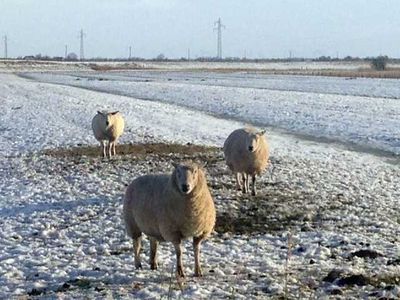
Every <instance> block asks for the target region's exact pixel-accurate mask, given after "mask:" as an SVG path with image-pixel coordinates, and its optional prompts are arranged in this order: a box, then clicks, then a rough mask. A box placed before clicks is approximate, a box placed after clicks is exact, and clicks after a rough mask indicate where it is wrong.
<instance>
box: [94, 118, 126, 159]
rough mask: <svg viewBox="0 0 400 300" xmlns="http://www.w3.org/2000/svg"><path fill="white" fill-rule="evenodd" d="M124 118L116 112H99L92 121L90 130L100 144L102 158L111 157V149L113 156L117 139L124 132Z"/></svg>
mask: <svg viewBox="0 0 400 300" xmlns="http://www.w3.org/2000/svg"><path fill="white" fill-rule="evenodd" d="M124 126H125V122H124V118H123V117H122V115H121V113H119V112H118V111H115V112H110V113H106V112H101V111H98V112H97V114H96V115H95V116H94V117H93V120H92V129H93V133H94V136H95V138H96V139H97V140H98V141H99V142H100V145H101V147H102V150H103V157H107V147H108V154H109V157H111V149H112V150H113V151H112V152H113V155H115V154H116V153H115V145H116V143H117V141H118V138H119V137H120V136H121V135H122V133H123V132H124Z"/></svg>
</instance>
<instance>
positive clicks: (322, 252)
mask: <svg viewBox="0 0 400 300" xmlns="http://www.w3.org/2000/svg"><path fill="white" fill-rule="evenodd" d="M63 80H64V77H63ZM82 80H83V79H82ZM82 80H81V81H82ZM102 82H103V83H104V82H105V81H104V80H103V81H102ZM118 83H119V82H118ZM158 84H159V83H157V82H156V84H154V85H149V86H148V87H149V89H153V88H154V89H156V92H157V93H159V94H158V95H160V94H161V95H165V96H166V98H168V97H167V96H168V95H174V96H176V95H179V94H178V93H177V92H174V93H171V92H170V90H171V87H170V86H167V87H166V88H165V92H164V93H162V92H160V90H157V85H158ZM169 84H170V85H171V86H172V85H173V84H175V85H176V86H177V87H176V89H174V91H177V90H178V91H179V90H180V89H184V88H185V85H183V84H182V85H181V84H180V83H169ZM159 85H160V86H162V85H161V84H159ZM190 87H191V88H193V94H190V93H189V89H186V90H185V93H186V96H188V95H189V96H193V95H194V96H193V97H194V98H195V97H197V98H195V99H197V100H199V101H200V100H201V99H202V97H203V98H204V99H208V97H209V94H208V93H209V91H208V87H207V86H205V87H204V86H203V88H204V89H205V91H204V93H203V94H201V93H199V92H198V89H200V87H199V86H198V85H190ZM96 88H98V87H96ZM107 89H108V92H112V91H111V90H109V88H108V86H107ZM143 89H144V87H143ZM225 91H226V90H225ZM117 92H119V90H117ZM185 93H183V94H185ZM187 93H189V94H187ZM234 94H235V93H233V92H232V94H230V96H234ZM196 95H197V96H196ZM200 95H202V97H200ZM171 97H172V96H171ZM191 103H192V102H191ZM193 103H197V102H196V101H193ZM204 103H205V102H204ZM237 103H239V100H237ZM256 103H257V104H255V105H253V106H254V109H256V108H257V106H258V105H262V103H261V102H260V103H259V102H256ZM177 105H181V103H175V104H168V103H162V102H157V101H146V100H139V99H136V98H134V97H126V96H120V95H112V94H109V93H108V94H105V93H99V92H96V91H90V90H85V89H80V88H74V87H69V86H60V85H54V84H47V83H40V82H35V81H29V80H26V79H23V78H20V77H17V76H15V75H11V74H0V107H1V109H2V114H1V115H0V132H1V135H0V146H1V148H0V149H1V150H0V170H1V174H2V175H1V176H2V180H1V182H0V224H1V231H0V298H10V297H12V296H22V297H24V296H27V295H31V296H33V295H38V296H39V297H57V296H59V297H66V298H73V297H75V298H76V297H83V296H87V297H99V298H104V297H107V296H113V297H116V298H127V299H129V298H137V297H140V298H146V299H147V298H157V299H159V298H167V297H168V295H171V296H172V297H173V298H177V297H184V298H188V299H200V298H215V299H220V298H238V299H264V298H269V297H282V296H285V295H286V296H288V297H290V298H310V297H315V298H323V297H328V296H331V295H335V297H338V298H342V299H349V298H352V297H353V298H360V297H364V298H365V297H371V298H379V297H387V298H396V297H400V279H399V274H400V239H399V236H400V229H399V224H400V215H399V211H398V207H399V204H400V203H399V202H400V200H399V199H400V191H399V189H398V187H399V186H400V176H399V175H400V170H399V165H398V161H396V160H395V159H388V158H387V157H381V156H376V155H371V154H366V153H361V152H356V151H350V150H348V149H347V148H346V146H344V145H339V144H333V143H330V144H326V143H319V142H317V141H309V140H302V139H299V138H297V137H296V136H291V135H287V134H282V133H279V132H277V131H275V130H274V129H273V128H269V129H268V131H269V134H268V139H269V141H270V144H271V167H270V169H269V170H268V172H266V173H265V174H264V175H263V176H262V178H261V179H260V181H259V195H258V196H257V197H255V198H249V197H247V196H243V195H241V194H240V193H236V192H235V191H233V190H232V187H233V183H234V182H233V178H232V176H231V175H230V174H229V172H228V171H227V170H226V167H225V166H224V163H223V157H222V155H221V151H220V150H219V149H218V148H204V149H203V150H201V151H200V152H199V153H193V152H190V151H189V150H188V149H191V148H192V147H191V146H190V145H189V146H186V147H183V146H182V149H180V150H179V149H178V151H172V152H174V153H172V154H171V153H170V152H171V151H169V150H168V144H169V143H171V142H177V143H181V144H185V143H193V144H202V145H208V146H221V145H222V143H223V140H224V139H225V137H226V136H227V134H228V133H229V132H230V131H231V130H233V129H235V128H237V127H239V126H242V125H243V124H242V123H240V122H237V121H231V120H226V119H223V118H216V117H212V116H210V115H207V114H204V113H201V112H199V111H194V110H190V109H188V108H185V107H182V106H177ZM191 105H192V104H191ZM389 106H390V105H389ZM250 108H252V107H250ZM100 109H113V110H114V109H119V110H121V111H123V114H124V116H125V118H126V121H127V124H126V127H127V131H126V133H125V134H124V136H123V138H122V141H121V142H124V143H129V142H134V143H137V142H144V143H146V142H164V143H165V144H161V145H165V146H161V147H160V148H159V149H158V150H154V149H153V150H151V151H150V150H149V149H150V148H147V147H148V146H143V147H144V148H145V149H148V150H147V151H144V152H141V154H139V153H136V152H135V151H132V152H133V153H131V154H126V155H120V156H118V157H117V158H116V159H113V160H111V161H108V160H102V159H100V158H97V157H93V156H91V155H89V153H91V152H89V151H85V149H88V146H90V145H96V142H95V140H94V138H93V137H92V133H91V130H90V120H91V118H92V116H93V114H94V113H95V111H96V110H100ZM259 109H260V107H259ZM382 109H383V110H385V109H386V108H382ZM211 111H212V110H211ZM321 111H323V109H322V108H321ZM234 113H236V115H234ZM230 114H231V115H229V117H235V118H236V119H242V118H243V116H246V109H244V108H241V109H237V110H232V111H231V112H230ZM354 114H355V113H354ZM370 119H372V118H370ZM382 122H383V123H384V124H383V125H382V128H384V127H385V125H386V127H387V128H386V129H387V130H389V131H390V130H392V128H390V126H391V123H390V122H387V123H386V121H385V120H383V121H382ZM341 128H342V130H345V131H346V130H347V127H345V126H342V127H341ZM349 130H350V129H349ZM69 146H78V148H77V149H78V150H75V152H74V151H69V150H68V147H69ZM132 147H133V146H132ZM163 147H166V148H167V150H163V149H164V148H163ZM128 148H129V146H128ZM45 149H47V150H45ZM48 149H55V150H53V151H51V152H49V150H48ZM79 149H82V151H81V152H79V151H80V150H79ZM185 149H186V150H185ZM185 151H186V152H185ZM188 158H189V159H190V158H193V159H198V160H200V161H207V162H208V165H207V173H208V179H209V182H210V187H211V189H212V193H213V195H214V197H215V200H216V204H217V209H218V226H217V228H216V233H215V234H214V235H213V237H212V238H211V239H210V240H209V241H208V242H206V243H205V244H204V247H203V252H202V261H203V265H204V267H205V271H206V276H205V277H204V278H201V279H195V278H193V277H192V276H191V275H189V278H188V279H187V281H186V282H185V283H183V285H182V286H181V287H179V285H177V284H176V282H175V280H174V279H173V278H172V283H171V276H170V274H171V270H172V267H173V264H174V255H173V252H172V247H171V245H169V244H164V245H163V246H162V248H161V253H160V254H161V255H160V259H161V262H162V264H161V268H160V270H159V271H157V272H152V271H150V270H149V268H148V265H147V264H145V266H144V270H140V271H136V270H134V268H133V256H132V247H131V243H130V241H129V240H128V238H127V237H126V236H125V234H124V230H123V226H122V223H121V216H120V214H121V201H122V195H123V193H124V190H125V186H126V184H128V183H129V182H130V181H131V180H132V179H133V178H134V177H136V176H138V175H140V174H145V173H148V172H168V171H170V170H171V162H172V161H174V160H180V159H188ZM288 237H289V238H288ZM185 246H186V252H185V253H186V256H185V258H184V262H185V267H186V268H187V273H188V274H192V272H193V257H192V253H191V250H190V245H189V243H187V244H186V245H185ZM148 248H149V247H148V243H147V241H146V242H145V245H144V253H143V255H144V256H146V258H148ZM359 250H368V251H364V252H356V251H359ZM359 256H362V257H359ZM368 256H369V257H368ZM286 261H287V263H286ZM332 270H338V272H336V274H334V273H331V274H330V276H327V275H328V273H330V272H331V271H332ZM286 286H287V288H286Z"/></svg>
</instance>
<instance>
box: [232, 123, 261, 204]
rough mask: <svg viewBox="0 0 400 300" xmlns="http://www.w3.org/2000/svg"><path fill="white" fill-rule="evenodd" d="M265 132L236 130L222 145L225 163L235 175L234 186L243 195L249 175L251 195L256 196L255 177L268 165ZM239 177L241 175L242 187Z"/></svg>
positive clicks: (247, 188) (246, 189) (248, 129)
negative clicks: (250, 177) (250, 178)
mask: <svg viewBox="0 0 400 300" xmlns="http://www.w3.org/2000/svg"><path fill="white" fill-rule="evenodd" d="M264 134H265V131H259V132H258V131H257V130H256V129H254V128H252V127H246V128H241V129H236V130H235V131H233V132H232V133H231V134H230V135H229V136H228V138H227V139H226V141H225V143H224V154H225V161H226V164H227V165H228V167H229V169H230V170H231V171H232V172H233V173H234V174H235V175H236V186H237V189H238V190H242V191H243V193H247V192H248V191H249V175H250V176H252V195H253V196H254V195H256V185H255V183H256V175H259V174H260V173H261V172H262V171H264V170H265V168H266V167H267V165H268V158H269V149H268V144H267V140H266V138H265V136H264ZM240 175H242V181H243V187H242V184H241V179H240Z"/></svg>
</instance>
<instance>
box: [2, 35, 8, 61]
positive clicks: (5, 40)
mask: <svg viewBox="0 0 400 300" xmlns="http://www.w3.org/2000/svg"><path fill="white" fill-rule="evenodd" d="M3 39H4V58H5V59H7V58H8V53H7V52H8V49H7V48H8V45H7V41H8V40H7V35H5V36H4V37H3Z"/></svg>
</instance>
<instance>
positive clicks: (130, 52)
mask: <svg viewBox="0 0 400 300" xmlns="http://www.w3.org/2000/svg"><path fill="white" fill-rule="evenodd" d="M131 59H132V46H129V60H131Z"/></svg>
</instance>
